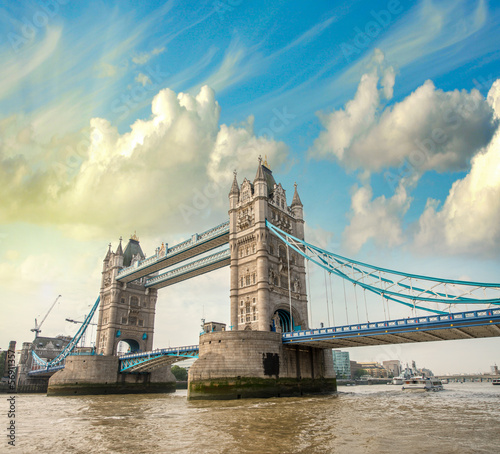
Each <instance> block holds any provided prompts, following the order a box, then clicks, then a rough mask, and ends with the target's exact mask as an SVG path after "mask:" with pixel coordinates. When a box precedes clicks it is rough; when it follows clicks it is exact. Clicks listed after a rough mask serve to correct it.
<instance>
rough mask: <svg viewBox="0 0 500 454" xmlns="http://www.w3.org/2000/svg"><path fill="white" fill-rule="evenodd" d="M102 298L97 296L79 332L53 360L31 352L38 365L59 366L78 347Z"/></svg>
mask: <svg viewBox="0 0 500 454" xmlns="http://www.w3.org/2000/svg"><path fill="white" fill-rule="evenodd" d="M100 300H101V297H100V296H98V297H97V300H96V302H95V303H94V305H93V306H92V309H91V310H90V312H89V314H88V315H87V317H86V318H85V320H84V321H83V323H82V325H81V326H80V328H79V329H78V331H77V333H76V334H75V335H74V337H73V339H71V341H70V342H69V343H68V345H66V347H64V349H63V350H62V351H61V353H59V355H57V356H56V357H55V358H54V359H53V360H51V361H45V360H43V359H41V358H40V357H39V356H38V355H37V354H36V353H35V351H34V350H32V352H31V355H32V357H33V360H34V361H35V363H36V364H37V365H38V366H42V367H53V366H57V365H59V364H62V363H63V361H64V360H65V359H66V357H67V356H68V355H69V354H70V353H71V352H72V351H73V349H74V348H75V347H76V345H77V344H78V342H80V339H81V338H82V336H83V333H85V330H86V329H87V327H88V326H89V323H90V321H91V320H92V318H93V317H94V314H95V311H96V310H97V307H98V306H99V302H100Z"/></svg>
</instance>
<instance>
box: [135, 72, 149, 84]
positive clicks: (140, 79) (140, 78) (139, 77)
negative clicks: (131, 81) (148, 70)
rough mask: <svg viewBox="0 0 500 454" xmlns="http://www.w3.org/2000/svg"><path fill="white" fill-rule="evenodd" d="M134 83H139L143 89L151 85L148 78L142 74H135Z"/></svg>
mask: <svg viewBox="0 0 500 454" xmlns="http://www.w3.org/2000/svg"><path fill="white" fill-rule="evenodd" d="M135 81H136V82H138V83H140V84H141V85H142V86H143V87H145V86H146V85H148V84H151V83H152V82H151V79H150V78H149V76H146V74H143V73H139V74H137V76H136V78H135Z"/></svg>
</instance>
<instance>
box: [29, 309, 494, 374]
mask: <svg viewBox="0 0 500 454" xmlns="http://www.w3.org/2000/svg"><path fill="white" fill-rule="evenodd" d="M486 337H500V308H490V309H483V310H477V311H467V312H454V313H450V314H447V315H430V316H422V317H413V318H402V319H397V320H387V321H382V322H375V323H358V324H355V325H345V326H337V327H331V328H320V329H312V330H301V331H295V332H293V333H290V332H288V333H283V335H282V339H283V344H285V345H297V346H309V347H320V348H335V349H336V348H352V347H368V346H374V345H390V344H402V343H416V342H435V341H446V340H456V339H479V338H486ZM198 352H199V347H198V345H190V346H186V347H174V348H161V349H156V350H153V351H150V352H137V353H130V354H127V355H122V356H120V372H121V373H144V372H150V371H151V370H154V369H157V368H160V367H163V366H166V365H168V364H173V363H174V362H177V361H181V360H183V359H187V358H197V357H198ZM61 368H62V367H61V366H55V367H51V368H46V369H45V368H40V369H37V370H33V371H31V372H30V373H29V375H30V376H43V375H45V376H48V375H51V374H53V373H54V372H56V371H57V370H60V369H61Z"/></svg>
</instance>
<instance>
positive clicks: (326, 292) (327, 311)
mask: <svg viewBox="0 0 500 454" xmlns="http://www.w3.org/2000/svg"><path fill="white" fill-rule="evenodd" d="M324 271H325V295H326V313H327V314H328V326H332V325H331V322H330V309H329V306H328V286H327V285H326V270H324Z"/></svg>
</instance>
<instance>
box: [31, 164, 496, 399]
mask: <svg viewBox="0 0 500 454" xmlns="http://www.w3.org/2000/svg"><path fill="white" fill-rule="evenodd" d="M226 245H228V247H225V246H226ZM306 260H308V261H310V262H311V263H313V264H315V265H317V266H319V267H321V268H323V269H324V270H325V273H328V274H329V275H331V276H337V277H339V278H340V279H342V280H343V282H348V283H351V284H352V285H353V286H354V289H355V290H356V288H358V289H360V290H362V291H363V294H366V293H370V294H373V295H376V296H377V297H380V299H381V300H382V304H383V302H384V301H385V303H386V304H389V302H391V304H399V305H404V306H408V307H411V308H412V310H416V309H418V310H424V311H428V312H430V315H429V316H426V317H423V316H421V317H412V318H407V319H396V320H384V321H380V322H376V323H370V322H365V323H357V324H354V325H346V326H333V327H327V328H320V329H314V328H313V327H310V326H309V307H308V295H307V291H306V266H305V264H306ZM225 266H230V283H229V302H230V327H229V330H227V331H226V330H224V331H218V332H209V333H204V334H202V335H201V336H200V344H199V345H196V346H188V347H176V348H173V349H157V350H153V335H154V321H155V309H156V302H157V296H158V293H157V292H158V290H159V289H161V288H163V287H166V286H170V285H173V284H176V283H178V282H181V281H184V280H187V279H191V278H194V277H196V276H199V275H201V274H204V273H207V272H210V271H212V270H215V269H219V268H221V267H225ZM479 292H482V294H483V296H482V298H480V297H479V296H477V295H478V293H479ZM499 292H500V284H491V283H478V282H462V281H455V280H446V279H439V278H434V277H426V276H420V275H411V274H407V273H402V272H399V271H395V270H388V269H384V268H380V267H376V266H373V265H368V264H365V263H362V262H359V261H354V260H350V259H348V258H345V257H342V256H339V255H337V254H334V253H331V252H329V251H325V250H322V249H320V248H318V247H317V246H314V245H312V244H309V243H307V242H306V241H305V239H304V212H303V205H302V202H301V200H300V197H299V194H298V191H297V185H295V187H294V193H293V197H292V200H291V203H290V204H289V203H288V201H287V196H286V191H285V190H284V188H283V187H282V186H281V184H277V183H276V181H275V180H274V176H273V174H272V171H271V170H270V169H269V168H268V167H267V165H266V164H263V163H262V161H261V160H259V164H258V167H257V173H256V176H255V178H254V180H253V181H250V180H248V179H246V178H244V179H243V181H242V183H241V185H239V184H238V181H237V175H236V173H235V175H234V179H233V183H232V186H231V189H230V192H229V220H228V221H226V222H223V223H222V224H220V225H218V226H216V227H214V228H211V229H209V230H207V231H205V232H202V233H199V234H194V235H192V236H191V238H190V239H188V240H186V241H183V242H181V243H179V244H177V245H174V246H172V247H169V246H168V245H166V244H162V245H161V247H158V248H157V250H156V251H155V253H154V254H153V255H152V256H150V257H146V256H145V254H144V253H143V251H142V249H141V246H140V242H139V239H138V238H137V237H136V236H135V235H134V236H133V237H132V238H131V239H130V240H129V242H128V244H127V245H126V247H125V250H123V248H122V242H121V240H120V243H119V245H118V248H117V249H116V251H114V252H113V251H112V250H111V246H110V247H109V249H108V251H107V254H106V256H105V258H104V260H103V268H102V279H101V288H100V295H99V299H98V301H96V304H95V306H94V309H93V310H94V311H95V310H97V307H98V306H99V315H98V323H97V334H96V346H95V352H93V353H94V354H92V355H74V354H72V351H73V349H74V346H75V345H76V343H75V342H72V343H71V344H72V347H71V348H68V349H67V350H66V351H65V353H64V354H62V355H61V358H60V359H59V360H58V361H44V360H42V359H40V358H38V359H37V358H36V356H35V355H34V356H33V357H34V358H35V360H36V361H35V363H36V364H37V366H36V368H35V369H36V370H33V371H32V374H33V375H36V374H53V376H52V378H51V379H50V382H49V394H68V393H71V394H72V393H87V392H106V393H109V392H165V391H169V390H173V382H174V378H173V376H172V374H171V372H170V367H169V366H170V365H171V364H172V363H173V362H175V361H179V360H182V359H185V358H187V357H190V358H196V357H197V358H198V359H197V360H196V361H195V363H194V364H193V366H192V367H191V368H190V372H189V396H190V398H193V399H197V398H237V397H250V396H255V397H258V396H270V395H290V394H301V393H303V392H329V391H334V390H335V389H336V384H335V383H336V382H335V377H334V373H333V363H332V355H331V351H330V349H331V348H339V347H356V346H367V345H386V344H392V343H405V342H427V341H438V340H451V339H466V338H468V339H470V338H479V337H492V336H500V298H499ZM345 304H346V305H347V304H348V302H347V300H346V301H345ZM356 304H357V301H356ZM365 304H366V301H365ZM460 304H480V305H481V306H477V307H478V308H479V307H480V308H481V310H479V309H478V310H475V311H467V312H453V313H452V312H451V307H452V306H453V307H454V308H456V307H460V306H459V305H460ZM90 318H91V317H90ZM90 318H89V317H87V319H86V321H85V323H84V325H82V327H81V330H82V329H83V330H85V329H86V326H88V323H89V322H90ZM79 332H80V331H79ZM80 336H81V333H80ZM77 337H78V336H75V338H77ZM120 342H125V343H127V344H128V345H129V347H130V353H129V354H127V355H124V356H118V352H117V350H118V344H119V343H120ZM62 366H64V369H62ZM44 369H45V370H44ZM60 369H62V370H60ZM54 372H55V373H54Z"/></svg>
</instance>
